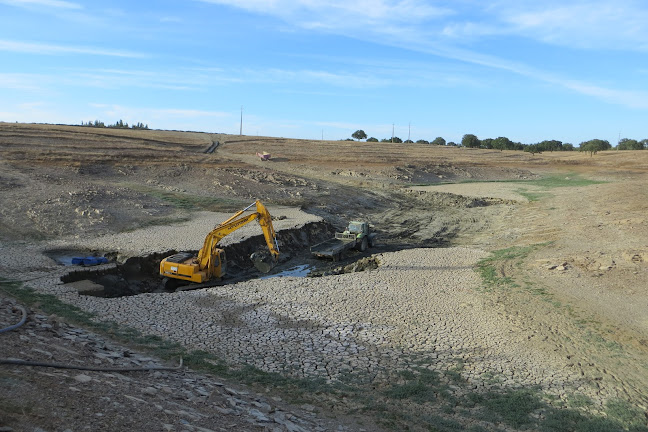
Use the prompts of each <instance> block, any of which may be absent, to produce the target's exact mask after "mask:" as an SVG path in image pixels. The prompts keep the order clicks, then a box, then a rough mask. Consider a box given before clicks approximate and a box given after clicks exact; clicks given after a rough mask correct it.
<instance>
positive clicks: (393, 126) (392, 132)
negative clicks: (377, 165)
mask: <svg viewBox="0 0 648 432" xmlns="http://www.w3.org/2000/svg"><path fill="white" fill-rule="evenodd" d="M392 144H394V123H392Z"/></svg>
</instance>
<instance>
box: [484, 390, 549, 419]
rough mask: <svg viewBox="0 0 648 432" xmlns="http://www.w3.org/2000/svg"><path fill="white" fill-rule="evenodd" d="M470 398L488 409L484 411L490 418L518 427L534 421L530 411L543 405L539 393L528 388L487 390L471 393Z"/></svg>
mask: <svg viewBox="0 0 648 432" xmlns="http://www.w3.org/2000/svg"><path fill="white" fill-rule="evenodd" d="M472 400H473V401H474V402H476V403H478V404H479V405H482V406H484V407H486V408H487V409H488V411H487V412H486V413H485V414H486V415H488V416H489V417H492V416H493V415H495V416H496V418H490V420H491V421H496V420H497V418H499V419H500V420H501V421H504V422H505V423H507V424H509V425H511V426H513V427H520V426H523V425H527V424H530V423H533V422H534V419H532V418H531V417H530V415H531V413H533V412H534V411H536V410H538V409H539V408H542V407H544V406H545V404H544V402H542V399H541V398H540V395H539V393H537V392H535V391H533V390H530V389H521V390H510V391H506V392H503V393H496V392H488V393H485V394H479V395H473V396H472Z"/></svg>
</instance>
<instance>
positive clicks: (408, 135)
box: [407, 122, 412, 141]
mask: <svg viewBox="0 0 648 432" xmlns="http://www.w3.org/2000/svg"><path fill="white" fill-rule="evenodd" d="M411 133H412V122H409V125H408V126H407V141H411V140H410V135H411Z"/></svg>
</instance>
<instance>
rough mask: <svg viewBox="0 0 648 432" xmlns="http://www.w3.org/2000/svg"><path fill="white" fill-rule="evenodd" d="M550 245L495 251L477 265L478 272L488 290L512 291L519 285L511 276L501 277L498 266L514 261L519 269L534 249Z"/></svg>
mask: <svg viewBox="0 0 648 432" xmlns="http://www.w3.org/2000/svg"><path fill="white" fill-rule="evenodd" d="M548 244H549V243H542V244H539V245H532V246H526V247H519V246H515V247H511V248H506V249H500V250H497V251H494V252H493V253H492V254H491V256H490V257H488V258H484V259H482V260H481V261H479V262H478V263H477V271H478V273H479V275H480V276H481V278H482V281H483V282H484V285H485V286H486V287H487V289H494V288H498V289H510V288H515V287H517V286H518V285H517V284H515V282H514V280H513V279H512V278H511V277H509V276H500V274H499V272H498V271H497V267H496V266H497V265H498V264H501V263H504V262H506V261H514V263H513V265H515V266H517V267H519V266H521V264H522V260H523V259H524V258H526V257H527V256H528V255H529V253H531V251H533V250H534V249H536V248H538V247H541V246H546V245H548Z"/></svg>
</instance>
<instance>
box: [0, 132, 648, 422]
mask: <svg viewBox="0 0 648 432" xmlns="http://www.w3.org/2000/svg"><path fill="white" fill-rule="evenodd" d="M215 142H218V143H219V145H218V146H217V147H215V148H214V146H213V144H214V143H215ZM262 151H267V152H268V153H271V154H272V158H271V159H270V160H269V161H261V160H260V159H259V158H258V157H257V156H256V152H262ZM0 157H1V158H0V191H1V194H0V219H1V221H2V223H1V224H0V242H1V243H0V244H1V245H2V248H3V250H4V252H3V254H2V255H4V256H3V261H2V262H1V263H0V276H2V277H3V278H8V279H12V278H13V279H25V278H26V277H25V275H21V274H17V272H18V270H17V269H18V268H19V267H20V266H19V265H18V264H17V262H19V261H20V260H21V259H22V257H21V256H20V255H16V251H21V250H25V251H29V254H34V253H36V252H38V254H41V255H43V256H44V257H45V258H43V259H44V260H46V259H49V258H47V257H46V256H45V255H46V254H47V253H49V254H50V255H49V256H53V254H54V255H55V254H56V251H58V252H61V254H63V253H62V251H63V249H64V248H65V247H66V246H65V245H69V244H70V243H73V241H74V239H80V240H85V239H98V241H100V240H101V238H102V237H103V236H106V237H105V238H107V236H110V235H113V234H115V233H128V232H135V231H136V230H137V229H139V228H145V227H159V228H160V229H161V230H163V229H165V227H168V226H169V225H170V224H173V223H178V222H183V221H187V220H190V219H192V218H193V217H194V215H195V214H196V212H200V211H209V212H222V213H231V212H233V211H236V210H238V209H240V208H242V207H243V206H245V205H247V204H249V202H251V201H253V200H254V199H260V200H261V201H263V203H264V204H266V205H267V206H268V207H269V208H270V209H271V210H272V208H273V206H276V207H279V206H291V207H297V208H300V209H302V210H303V211H305V212H307V213H310V214H312V215H316V216H319V217H322V218H323V219H324V221H325V223H323V224H322V225H321V226H320V227H319V228H318V229H312V230H302V231H300V232H289V231H286V232H284V233H283V234H282V233H280V235H281V236H283V237H282V243H284V244H285V245H286V256H285V257H284V258H283V261H282V262H281V263H280V266H279V267H277V268H276V269H275V272H281V271H284V270H286V269H289V268H293V267H295V266H298V265H307V266H312V267H313V269H314V271H313V275H330V274H339V273H344V272H349V271H358V270H364V269H371V268H372V267H373V266H375V265H378V264H377V263H376V261H375V259H373V258H371V255H372V254H374V253H377V252H390V251H398V250H403V249H412V248H420V247H434V248H439V247H447V246H469V247H472V248H477V249H481V250H484V251H488V252H492V251H498V250H502V249H505V248H511V247H514V248H518V249H516V250H521V249H524V248H527V249H525V250H526V252H525V253H524V254H522V255H520V256H519V257H510V258H508V259H503V260H500V261H499V262H498V276H499V277H507V278H510V279H511V280H512V281H514V282H516V283H517V286H518V288H519V289H512V290H510V291H507V292H499V293H498V292H495V293H492V292H490V293H484V297H483V301H484V304H487V305H489V307H490V308H491V309H492V310H495V311H497V312H498V313H499V314H500V315H501V316H502V317H504V319H505V320H506V321H507V322H508V323H509V324H510V326H511V328H512V329H520V328H523V329H528V333H529V341H530V343H531V344H533V345H534V346H535V348H536V349H538V350H541V351H546V352H551V353H552V355H554V354H555V355H557V356H559V357H561V358H564V359H573V360H572V363H573V364H574V365H575V367H577V368H578V370H579V371H580V373H582V375H583V376H584V377H588V378H591V380H593V381H595V380H599V379H600V380H604V381H605V382H609V383H613V384H614V385H615V386H616V387H617V388H618V390H619V392H618V393H619V394H623V395H625V397H626V398H627V399H628V400H629V401H632V403H633V404H635V406H636V407H639V409H643V410H646V408H647V407H648V393H647V392H646V390H645V389H646V388H648V369H647V367H648V366H647V365H648V315H647V314H646V311H647V310H648V243H647V241H646V239H648V212H647V211H646V210H647V208H646V207H647V205H648V204H647V203H648V189H647V188H646V187H645V185H646V182H647V181H648V152H645V151H627V152H617V151H608V152H602V153H599V154H597V155H594V156H593V157H590V156H589V155H588V154H585V153H578V152H561V153H558V152H556V153H544V154H540V155H531V154H529V153H523V152H509V151H504V152H500V151H495V150H479V149H463V148H446V147H435V146H430V145H418V144H398V145H396V144H394V145H392V144H390V145H389V146H385V145H383V144H378V143H358V142H353V143H351V142H344V141H340V142H337V141H336V142H330V141H297V140H289V139H281V138H267V137H246V136H227V135H218V134H201V133H183V132H166V131H132V130H106V129H94V128H81V127H67V126H52V125H22V124H6V123H0ZM547 177H549V178H553V179H555V181H554V183H553V184H552V183H547V182H545V183H543V182H541V181H538V180H540V179H544V178H547ZM582 180H595V181H597V182H599V183H587V182H585V183H583V182H582ZM463 181H470V182H469V183H460V182H463ZM448 182H451V183H454V184H451V185H445V183H448ZM523 182H526V183H523ZM570 182H572V183H570ZM457 183H459V184H457ZM351 219H366V220H369V221H370V222H371V223H372V224H373V225H374V226H375V229H376V231H377V232H378V233H379V243H378V245H377V247H376V249H375V250H370V251H368V252H367V253H364V254H361V253H359V252H354V253H352V254H350V255H349V256H347V258H346V260H344V261H343V262H341V263H332V262H321V261H318V260H314V259H313V258H312V257H310V254H309V253H308V249H307V247H308V246H309V245H312V244H314V243H315V242H317V241H319V240H322V239H323V238H325V237H326V236H328V235H330V234H331V233H332V232H333V231H334V230H336V229H337V230H339V229H342V228H343V227H344V226H345V225H346V223H347V222H348V221H349V220H351ZM210 228H211V227H210V226H206V227H205V232H207V231H208V230H209V229H210ZM259 243H260V241H259V237H256V238H251V239H249V240H247V241H246V242H245V243H238V244H235V245H229V246H228V248H229V249H228V250H227V254H228V256H231V261H232V263H234V264H235V265H234V266H233V269H234V270H235V271H234V273H233V274H234V275H235V276H234V277H233V279H232V280H231V282H238V281H240V280H243V279H248V278H253V277H256V276H259V275H258V274H256V273H253V272H251V271H249V264H248V263H247V262H245V260H246V258H245V257H247V256H249V253H251V252H252V251H254V248H255V247H256V246H255V245H258V244H259ZM199 246H200V244H197V245H196V248H198V247H199ZM8 251H11V255H12V256H8V253H9V252H8ZM194 251H195V249H194ZM87 252H88V254H92V253H98V254H101V255H106V256H108V257H109V258H110V259H111V261H113V262H117V263H119V265H120V271H122V270H125V269H128V268H129V266H130V267H131V268H132V267H133V266H135V267H137V271H135V272H134V274H136V275H138V277H139V275H142V274H147V273H152V274H153V275H155V272H156V265H155V263H156V261H157V260H158V259H159V257H161V256H167V255H168V254H169V252H171V251H170V250H159V251H155V252H157V253H159V255H151V256H150V257H147V258H143V257H133V256H131V254H130V253H129V252H128V251H124V250H122V251H117V250H111V249H110V248H108V249H103V248H97V249H95V250H88V251H87ZM26 253H27V252H26ZM63 255H64V254H63ZM25 256H31V255H25ZM129 259H130V261H129ZM38 263H39V261H38V260H31V261H30V262H27V263H25V264H24V265H25V268H26V269H27V270H26V271H29V272H33V273H34V274H42V273H43V272H49V271H50V270H47V269H45V268H44V267H43V266H40V265H39V264H38ZM236 263H238V264H236ZM39 272H40V273H39ZM114 272H115V270H114V269H113V270H102V273H101V274H99V273H96V274H94V275H93V276H88V275H87V274H85V273H83V274H81V273H77V274H68V275H67V276H65V278H67V279H65V280H64V282H73V281H75V280H76V281H79V280H84V279H92V280H94V281H95V282H100V279H101V278H104V279H103V280H104V282H106V281H105V278H106V277H109V278H110V277H115V276H114V275H113V276H111V273H114ZM62 273H66V272H62ZM126 273H128V271H126ZM236 275H238V276H236ZM119 277H121V278H123V277H124V275H123V274H122V275H121V276H119ZM152 280H155V276H153V278H152ZM119 283H120V282H119V281H117V282H116V284H117V285H119ZM156 283H157V281H155V283H153V282H151V284H149V282H141V284H140V285H141V287H140V288H139V289H138V290H137V291H133V292H129V293H126V292H123V293H121V294H115V295H122V294H137V293H138V292H150V291H155V290H156V289H157V288H156V287H157V285H156ZM106 284H108V282H106ZM132 287H133V283H131V282H129V283H128V284H127V285H126V288H124V290H126V291H128V289H131V288H132ZM124 290H122V291H124ZM0 294H2V292H1V291H0ZM111 295H112V294H111ZM5 297H6V296H5ZM39 319H40V320H41V321H43V323H45V321H44V320H45V318H44V317H43V318H39ZM43 323H40V324H39V325H41V324H43ZM3 324H4V323H3ZM32 330H33V331H36V330H34V329H32ZM37 335H38V337H36V336H33V335H30V336H28V338H29V339H34V340H35V339H38V341H40V342H42V343H45V344H47V343H48V342H47V340H46V339H44V338H53V339H52V340H58V339H57V338H60V337H61V332H58V333H57V332H50V333H47V332H38V333H37ZM601 335H603V336H601ZM0 337H3V335H0ZM73 350H74V351H75V352H76V351H79V350H77V349H76V348H75V349H73ZM24 354H25V349H24V348H22V347H20V346H18V344H15V345H12V348H7V349H6V351H5V350H4V347H3V353H2V356H3V357H24ZM77 354H78V356H80V358H87V359H93V358H94V354H93V353H82V352H78V353H77ZM3 367H4V366H3ZM13 373H14V372H12V373H11V374H7V373H6V372H3V375H2V376H0V378H2V379H3V380H4V381H2V382H3V387H5V386H7V385H8V384H7V383H9V382H11V380H15V379H25V380H27V381H28V382H29V390H28V391H27V390H26V391H27V393H20V392H18V391H17V389H16V388H15V387H11V388H12V390H11V391H12V392H15V393H12V394H13V395H15V397H17V398H21V397H31V398H33V397H34V395H36V394H38V392H39V391H41V390H42V389H45V388H51V387H52V386H56V385H58V384H57V383H59V384H60V383H63V384H65V386H66V387H69V388H72V387H75V388H76V387H79V386H78V385H77V384H76V383H75V381H74V377H73V376H71V375H68V376H65V377H63V376H62V375H56V376H53V375H52V374H46V373H43V372H42V371H38V370H37V369H31V368H28V369H22V371H21V372H19V371H16V372H15V373H16V374H20V377H21V378H16V377H15V376H14V375H12V374H13ZM77 381H78V380H77ZM118 381H119V380H118V379H117V378H115V379H114V380H112V381H111V382H115V383H117V382H118ZM153 383H154V378H151V381H150V382H148V384H147V383H145V382H144V383H142V384H141V385H142V386H143V388H146V387H154V384H153ZM63 384H61V385H63ZM169 385H170V386H173V385H175V384H169ZM214 387H218V386H217V385H216V384H214ZM151 391H152V392H153V390H151ZM159 391H160V389H156V390H154V392H155V393H156V394H157V393H159ZM171 391H173V392H175V391H176V390H173V389H172V390H171ZM30 392H31V393H30ZM98 392H101V387H100V386H97V387H96V388H94V389H93V394H94V395H95V396H96V397H100V396H99V395H98V394H97V393H98ZM81 393H82V392H78V391H76V390H72V391H69V390H65V391H61V392H56V394H55V395H51V397H52V398H55V399H56V401H57V402H56V403H55V404H54V403H53V404H50V405H45V407H49V408H47V409H50V410H55V409H57V410H63V411H64V412H67V413H68V417H67V420H65V421H64V422H59V421H58V420H57V421H56V422H54V421H51V422H49V421H48V420H47V417H48V416H51V414H50V413H48V411H47V410H45V409H44V408H43V409H39V410H36V411H33V412H31V413H29V412H27V413H26V412H14V411H11V412H8V411H7V409H5V410H4V411H2V410H0V426H4V425H7V427H13V428H14V430H22V428H25V427H27V426H29V427H32V428H33V427H42V428H44V429H45V430H50V429H48V427H49V428H51V430H59V428H61V427H63V426H64V425H67V427H69V428H71V429H72V430H81V429H82V426H83V425H89V426H93V425H95V423H96V422H95V423H92V422H85V423H84V420H83V419H82V418H76V419H75V417H74V416H75V415H76V414H74V413H75V411H78V409H79V408H78V407H79V398H80V397H81V396H80V395H81ZM26 394H28V396H25V395H26ZM230 396H231V394H230ZM105 397H107V398H114V397H115V396H114V395H112V394H111V395H107V396H105ZM138 397H139V396H138ZM223 400H225V399H223ZM257 402H258V401H257ZM120 403H121V402H120ZM250 403H251V402H250ZM323 403H326V402H323ZM286 409H288V408H286ZM176 411H177V410H176ZM248 411H249V410H248ZM97 412H99V411H97ZM83 415H90V414H83ZM92 415H93V416H95V417H93V418H94V419H95V420H96V416H97V414H96V413H92ZM142 415H148V416H150V417H151V418H153V417H154V416H155V415H156V414H155V411H154V410H151V411H150V412H148V411H147V414H142ZM126 417H128V416H126ZM224 418H225V420H224V421H225V422H227V421H230V419H229V418H227V415H226V416H225V417H224ZM360 418H361V416H360ZM356 419H357V417H356ZM95 420H93V421H95ZM140 420H141V419H139V420H138V422H140ZM239 420H240V418H238V420H236V421H235V422H233V423H232V424H233V425H236V427H234V430H237V429H238V430H247V429H246V427H247V426H245V425H243V424H242V423H240V422H239V423H236V422H238V421H239ZM347 420H348V419H347ZM119 421H120V422H122V423H113V426H114V427H116V428H118V429H122V430H129V429H130V430H136V429H141V426H142V424H146V423H137V422H132V423H129V422H128V419H127V418H126V419H120V420H119ZM141 421H143V420H141ZM364 421H366V422H369V423H365V425H367V424H371V427H369V426H365V427H366V428H367V430H374V428H376V427H377V426H376V425H375V424H374V423H372V421H371V420H367V419H366V418H365V420H364ZM66 422H67V423H66ZM345 422H346V420H345ZM222 424H223V425H224V424H225V423H222ZM304 424H306V423H304ZM345 424H346V425H347V426H348V427H349V428H350V429H349V430H359V429H361V426H358V424H357V423H353V422H351V420H349V422H347V423H345ZM204 425H205V426H204V427H205V428H212V429H214V430H219V429H216V426H215V425H216V423H215V422H213V421H212V422H206V423H204ZM312 425H314V423H313V424H311V426H312ZM319 425H320V427H322V428H324V429H322V430H325V429H326V428H328V427H330V426H331V424H330V423H327V422H326V421H325V420H322V421H321V422H320V423H319ZM95 426H96V425H95ZM156 427H157V426H156ZM254 427H257V426H254ZM277 427H279V426H277ZM313 427H314V426H313ZM230 429H232V428H230ZM61 430H63V429H61ZM188 430H189V429H188ZM249 430H263V428H262V427H259V428H257V429H254V428H253V427H252V426H250V428H249ZM268 430H272V429H268ZM278 430H283V429H278ZM295 430H297V429H295Z"/></svg>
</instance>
